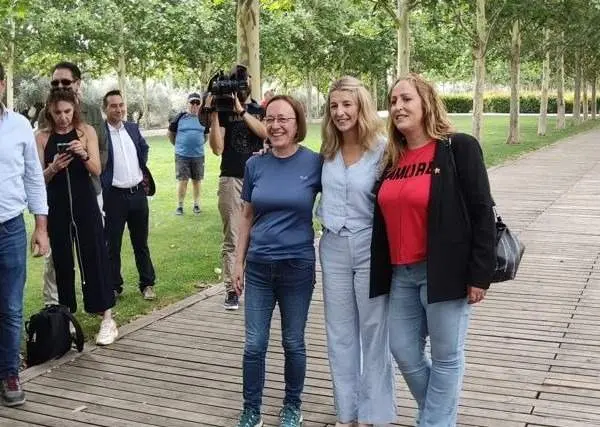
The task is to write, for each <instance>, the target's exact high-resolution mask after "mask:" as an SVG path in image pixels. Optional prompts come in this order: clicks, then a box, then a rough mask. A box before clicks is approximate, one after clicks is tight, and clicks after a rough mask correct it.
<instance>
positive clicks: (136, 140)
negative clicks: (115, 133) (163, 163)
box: [100, 121, 155, 196]
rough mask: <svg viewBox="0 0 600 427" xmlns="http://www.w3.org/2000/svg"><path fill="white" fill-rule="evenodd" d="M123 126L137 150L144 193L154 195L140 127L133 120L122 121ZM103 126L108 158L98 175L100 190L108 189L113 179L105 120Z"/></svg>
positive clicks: (108, 134)
mask: <svg viewBox="0 0 600 427" xmlns="http://www.w3.org/2000/svg"><path fill="white" fill-rule="evenodd" d="M123 126H124V127H125V130H126V131H127V133H128V134H129V136H130V137H131V140H132V141H133V144H134V145H135V150H136V152H137V158H138V164H139V166H140V169H141V170H142V175H143V179H142V183H141V184H142V186H143V187H144V191H146V194H147V195H149V196H152V195H154V191H155V186H154V179H153V178H152V174H151V173H150V170H149V169H148V167H147V166H146V162H147V161H148V150H149V147H148V143H147V142H146V140H145V139H144V137H143V136H142V133H141V132H140V128H139V126H138V125H137V124H135V123H133V122H123ZM103 127H104V133H105V135H106V145H107V148H108V150H107V151H108V159H107V162H106V167H105V168H104V170H103V171H102V174H101V175H100V181H101V182H102V190H103V191H108V190H109V189H110V187H111V186H112V181H113V174H114V150H113V143H112V139H111V137H110V130H109V129H108V123H107V122H106V121H104V123H103Z"/></svg>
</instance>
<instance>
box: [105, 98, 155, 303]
mask: <svg viewBox="0 0 600 427" xmlns="http://www.w3.org/2000/svg"><path fill="white" fill-rule="evenodd" d="M102 105H103V107H104V112H105V113H106V122H105V124H104V126H106V129H105V130H106V135H107V146H108V159H107V162H106V167H105V168H104V170H103V172H102V175H101V176H100V180H101V182H102V194H103V196H104V212H105V215H106V216H105V229H106V236H107V240H108V257H109V263H110V273H109V277H110V281H111V282H112V285H113V289H114V290H115V294H116V295H120V294H121V292H123V277H122V276H121V242H122V240H123V231H124V229H125V224H127V228H128V229H129V236H130V238H131V244H132V246H133V253H134V255H135V263H136V266H137V269H138V273H139V289H140V292H141V293H142V295H143V296H144V299H146V300H153V299H154V298H156V293H155V291H154V282H155V280H156V276H155V273H154V266H153V265H152V260H151V259H150V249H149V248H148V216H149V212H148V199H147V197H146V191H145V189H144V185H143V184H144V176H145V175H146V176H147V175H148V174H149V172H148V169H147V167H146V161H147V160H148V144H147V143H146V141H145V140H144V137H143V136H142V134H141V133H140V129H139V127H138V126H137V124H135V123H132V122H124V121H123V113H124V111H125V104H124V102H123V97H122V96H121V92H120V91H118V90H112V91H110V92H108V93H107V94H106V95H104V99H103V102H102Z"/></svg>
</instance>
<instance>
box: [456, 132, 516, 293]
mask: <svg viewBox="0 0 600 427" xmlns="http://www.w3.org/2000/svg"><path fill="white" fill-rule="evenodd" d="M447 143H448V148H449V151H450V161H451V163H452V168H453V169H454V175H455V177H456V179H457V182H459V183H460V180H459V179H458V169H457V168H456V162H455V161H454V149H453V148H452V139H451V138H448V140H447ZM460 193H461V194H460V197H461V199H462V205H463V209H464V210H465V213H466V214H467V217H468V212H467V209H466V204H465V202H464V196H463V194H462V193H463V192H462V191H460ZM492 202H493V203H494V216H495V217H496V268H495V269H494V274H493V275H492V283H498V282H505V281H507V280H513V279H514V278H515V276H516V275H517V270H518V269H519V264H520V263H521V258H523V253H524V252H525V245H524V244H523V243H522V242H521V241H520V240H519V239H518V237H517V236H516V235H515V234H514V233H512V232H511V231H510V230H509V228H508V226H507V225H506V224H505V223H504V221H503V220H502V217H501V216H500V215H499V214H498V211H497V210H496V202H494V198H493V197H492Z"/></svg>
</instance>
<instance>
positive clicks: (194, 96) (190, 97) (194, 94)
mask: <svg viewBox="0 0 600 427" xmlns="http://www.w3.org/2000/svg"><path fill="white" fill-rule="evenodd" d="M193 100H197V101H202V96H200V94H199V93H197V92H192V93H190V94H189V95H188V101H193Z"/></svg>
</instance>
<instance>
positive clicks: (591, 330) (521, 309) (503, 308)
mask: <svg viewBox="0 0 600 427" xmlns="http://www.w3.org/2000/svg"><path fill="white" fill-rule="evenodd" d="M599 141H600V132H599V131H594V132H589V133H586V134H583V135H579V136H576V137H573V138H570V139H568V140H566V141H564V142H562V143H560V144H557V145H554V146H552V147H548V148H545V149H542V150H540V151H538V152H536V153H533V154H531V155H528V156H526V157H524V158H522V159H520V160H517V161H515V162H512V163H509V164H507V165H504V166H500V167H496V168H494V169H492V170H491V171H490V177H491V181H492V187H493V191H494V197H495V198H496V202H497V203H498V206H499V208H500V210H501V213H502V214H503V216H504V217H505V219H506V221H507V222H508V223H509V225H510V226H511V228H513V229H514V230H516V231H520V232H521V237H522V239H523V240H524V241H525V243H526V245H527V251H526V254H525V258H524V261H523V264H522V268H521V271H520V272H519V278H518V280H516V281H513V282H509V283H503V284H496V285H493V287H492V289H491V292H490V293H489V294H488V298H487V299H486V300H485V302H484V303H482V304H481V305H479V306H477V307H476V308H475V309H474V311H473V317H472V323H471V329H470V334H469V339H468V344H467V374H466V377H465V382H464V391H463V394H462V400H461V407H460V417H459V424H460V425H462V426H498V427H500V426H502V427H512V426H523V427H524V426H557V427H558V426H560V427H575V426H598V425H600V381H599V374H600V262H599V255H600V147H599V146H598V143H599ZM220 290H221V288H219V287H216V288H212V289H209V290H208V291H206V292H205V293H203V294H199V295H196V296H193V297H191V298H188V299H187V300H185V301H182V302H180V303H177V304H175V305H174V306H171V307H168V308H167V309H165V310H163V311H161V312H158V313H156V314H153V315H150V316H147V317H144V318H143V319H140V320H138V321H136V322H134V323H132V324H130V325H127V326H125V327H123V328H122V332H123V337H122V338H121V339H120V340H119V341H118V342H117V343H115V344H114V345H112V346H110V347H108V348H94V347H89V348H88V350H87V351H86V352H84V353H83V354H82V355H80V356H78V357H77V356H74V355H73V354H70V355H68V356H67V357H66V358H63V360H61V361H59V362H58V363H56V362H55V363H54V365H55V366H51V365H46V366H41V367H35V368H32V369H29V370H27V371H25V373H24V379H25V381H26V382H25V388H26V390H27V397H28V402H27V403H26V404H25V405H24V406H23V407H21V408H18V409H9V408H3V407H0V425H1V426H15V427H18V426H25V425H43V426H61V427H62V426H66V427H69V426H81V425H95V426H110V427H114V426H128V427H129V426H149V425H152V426H165V427H173V426H190V427H191V426H199V425H209V426H231V425H235V418H236V416H237V414H238V411H239V408H240V399H241V384H242V379H241V357H242V350H243V310H240V311H238V312H235V313H226V312H224V310H223V309H222V307H221V303H222V296H221V295H217V294H218V292H219V291H220ZM274 322H275V325H278V323H279V317H278V316H277V315H276V316H275V317H274ZM307 334H308V336H307V346H308V354H309V362H308V368H309V371H308V374H307V380H306V390H305V393H304V405H303V409H304V416H305V420H306V421H305V426H307V427H312V426H326V425H329V424H333V423H335V415H334V409H333V399H332V395H331V382H330V378H329V369H328V364H327V348H326V342H325V334H324V330H323V303H322V297H321V292H320V286H319V285H317V292H315V298H314V303H313V305H312V307H311V313H310V317H309V325H308V328H307ZM280 341H281V335H280V332H279V329H278V328H274V329H273V333H272V337H271V342H272V345H271V346H270V348H269V356H268V366H267V384H266V390H265V401H264V412H265V422H266V425H270V426H272V425H277V417H276V415H277V412H278V410H279V407H280V405H281V399H282V396H283V376H282V373H283V354H282V350H281V347H280V344H279V343H280ZM398 386H399V392H398V413H399V416H398V421H397V422H398V424H399V425H403V426H410V425H412V415H413V413H414V405H413V403H412V401H411V399H410V398H409V395H408V392H407V390H406V387H405V385H404V383H403V382H402V380H401V378H400V377H398Z"/></svg>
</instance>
